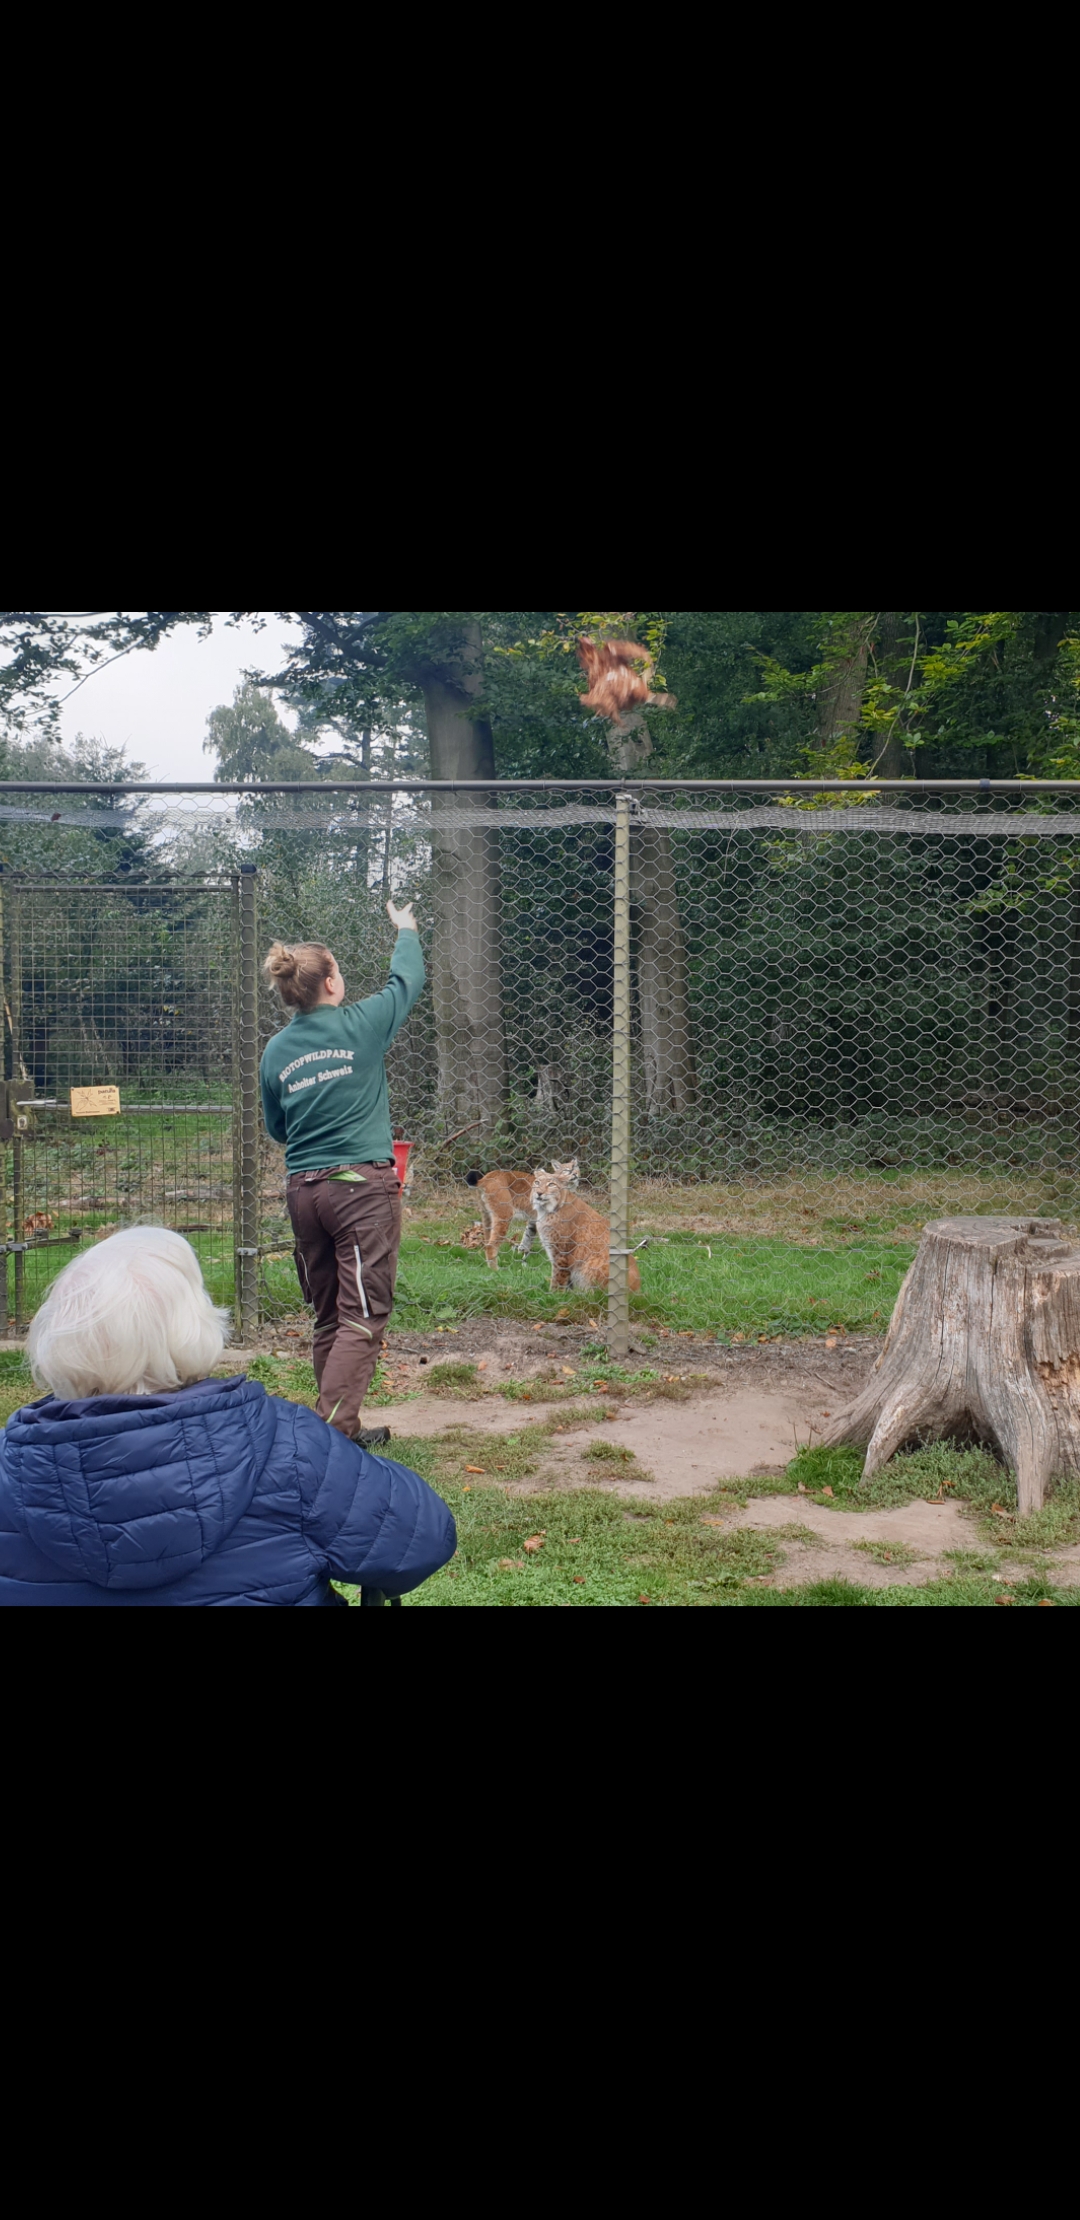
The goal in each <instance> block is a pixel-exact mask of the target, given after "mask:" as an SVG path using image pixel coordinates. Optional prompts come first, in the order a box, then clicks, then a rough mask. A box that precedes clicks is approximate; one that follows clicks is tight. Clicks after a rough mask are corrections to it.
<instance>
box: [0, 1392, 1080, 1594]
mask: <svg viewBox="0 0 1080 2220" xmlns="http://www.w3.org/2000/svg"><path fill="white" fill-rule="evenodd" d="M432 1369H433V1374H434V1373H435V1372H436V1371H437V1369H438V1368H435V1367H433V1368H432ZM442 1369H443V1370H445V1371H446V1372H447V1373H448V1374H449V1373H454V1374H456V1373H457V1372H458V1371H459V1370H462V1371H464V1370H471V1369H472V1368H471V1367H468V1368H466V1367H457V1366H446V1367H444V1368H442ZM591 1369H594V1368H590V1367H583V1368H582V1369H581V1371H580V1372H579V1375H578V1378H577V1381H576V1382H575V1388H574V1390H570V1389H569V1388H568V1391H567V1392H579V1391H580V1389H581V1388H583V1387H587V1385H588V1379H587V1377H586V1374H587V1373H589V1374H590V1376H591ZM605 1369H606V1374H607V1375H608V1376H610V1374H611V1369H612V1368H611V1367H610V1366H609V1367H607V1368H605ZM248 1370H249V1372H250V1373H251V1374H252V1375H253V1376H254V1377H256V1378H259V1379H261V1380H263V1382H264V1384H265V1385H266V1387H267V1388H268V1390H269V1391H270V1393H272V1394H276V1395H282V1396H285V1397H286V1398H287V1399H290V1400H293V1401H296V1402H304V1403H308V1404H314V1401H315V1381H314V1375H313V1373H312V1370H311V1366H310V1364H308V1363H306V1362H304V1361H302V1360H300V1359H295V1360H284V1361H281V1360H278V1359H275V1358H273V1357H258V1358H256V1359H255V1360H254V1361H253V1362H252V1363H251V1365H250V1366H249V1367H248ZM433 1384H434V1386H435V1387H436V1390H437V1389H438V1386H439V1384H440V1383H439V1381H438V1379H437V1378H435V1379H434V1381H433ZM664 1384H665V1383H664V1381H663V1376H662V1375H660V1376H659V1380H657V1379H656V1377H655V1376H649V1375H647V1374H646V1373H645V1372H644V1371H643V1372H642V1373H641V1374H639V1375H638V1380H637V1385H638V1388H639V1391H640V1392H641V1393H642V1394H643V1395H645V1396H649V1397H651V1396H652V1395H653V1394H654V1393H657V1392H660V1393H662V1392H663V1388H664ZM445 1385H446V1386H447V1388H448V1389H453V1390H454V1391H455V1393H460V1391H461V1388H462V1386H465V1387H467V1386H468V1382H467V1381H465V1382H460V1381H458V1380H457V1379H456V1378H455V1379H447V1381H446V1382H445ZM35 1392H36V1391H35V1389H34V1387H33V1384H32V1382H31V1380H30V1377H29V1373H28V1372H27V1370H26V1367H25V1365H24V1363H23V1360H22V1359H21V1358H20V1357H17V1356H0V1423H3V1422H6V1420H7V1419H8V1417H9V1416H10V1414H11V1412H12V1411H13V1410H15V1409H17V1408H18V1407H19V1405H20V1404H21V1403H24V1402H29V1401H31V1400H33V1398H34V1395H35ZM503 1392H504V1393H506V1394H508V1395H509V1396H510V1398H511V1400H513V1399H514V1390H513V1385H512V1383H511V1384H508V1386H507V1387H506V1388H505V1389H504V1391H503ZM622 1392H623V1393H625V1392H626V1390H625V1388H624V1389H623V1391H622ZM372 1401H373V1403H375V1404H376V1405H377V1406H381V1407H383V1408H386V1407H388V1406H389V1405H390V1404H392V1403H395V1402H398V1401H399V1399H398V1398H396V1397H395V1396H394V1394H393V1391H392V1387H391V1385H390V1382H389V1380H387V1379H380V1380H379V1381H378V1382H377V1386H376V1391H375V1394H374V1395H373V1397H372ZM565 1418H566V1411H565V1408H564V1407H563V1406H561V1405H559V1404H556V1405H555V1406H554V1407H553V1410H552V1413H551V1416H550V1417H549V1418H545V1419H540V1420H532V1419H531V1418H528V1417H523V1421H522V1425H521V1427H520V1428H519V1430H518V1431H517V1432H515V1433H512V1434H509V1435H506V1434H500V1435H497V1436H496V1435H492V1434H486V1433H481V1432H480V1431H479V1430H474V1429H471V1428H469V1427H465V1426H455V1427H448V1428H447V1429H446V1430H445V1431H444V1432H443V1433H442V1434H441V1435H439V1436H436V1437H434V1438H425V1439H421V1438H419V1437H410V1436H409V1434H408V1432H407V1431H404V1430H403V1431H399V1428H398V1424H397V1423H396V1421H395V1425H394V1440H393V1452H394V1456H395V1458H396V1460H397V1461H398V1462H400V1463H402V1464H407V1465H410V1466H411V1467H412V1469H413V1470H414V1471H416V1472H419V1473H422V1474H423V1476H424V1478H425V1479H426V1480H428V1481H430V1483H431V1485H432V1486H433V1487H434V1488H436V1489H437V1490H438V1492H439V1494H440V1495H441V1496H443V1497H444V1499H445V1500H446V1502H447V1503H448V1504H449V1505H450V1508H451V1510H452V1511H453V1514H454V1517H455V1519H456V1521H457V1528H458V1550H457V1555H456V1557H455V1558H454V1559H453V1561H452V1562H451V1564H450V1565H448V1566H447V1567H446V1568H445V1569H444V1571H442V1572H441V1573H437V1574H436V1575H435V1577H434V1579H432V1580H430V1581H428V1582H426V1584H425V1585H424V1587H422V1588H420V1589H418V1590H417V1591H416V1592H415V1593H414V1594H413V1595H411V1596H407V1597H406V1598H405V1602H406V1603H407V1604H408V1605H410V1606H418V1607H421V1608H424V1609H435V1608H440V1607H441V1608H447V1607H450V1608H452V1607H458V1606H462V1605H470V1606H480V1607H492V1606H494V1607H496V1608H510V1609H517V1608H522V1607H532V1608H551V1607H552V1606H557V1605H562V1604H569V1605H582V1604H588V1605H591V1606H597V1605H599V1606H610V1607H622V1606H629V1607H632V1608H634V1609H641V1608H644V1607H653V1608H659V1607H670V1606H672V1605H686V1606H691V1607H697V1606H702V1605H704V1606H717V1605H720V1606H724V1607H727V1606H734V1607H737V1608H739V1609H764V1608H772V1607H774V1606H780V1605H784V1606H787V1607H789V1608H793V1609H802V1608H804V1607H808V1606H838V1605H853V1604H856V1605H863V1606H865V1607H867V1608H874V1609H891V1608H904V1609H907V1608H912V1609H915V1608H920V1607H923V1606H927V1605H932V1604H941V1605H944V1606H947V1607H955V1606H967V1607H974V1606H996V1605H999V1604H1001V1603H1002V1602H1008V1603H1011V1604H1013V1605H1014V1606H1018V1607H1023V1606H1025V1605H1033V1606H1038V1605H1045V1604H1048V1603H1049V1604H1057V1605H1076V1604H1080V1589H1077V1588H1068V1587H1063V1586H1060V1585H1055V1582H1054V1579H1053V1566H1052V1565H1051V1564H1050V1563H1049V1562H1048V1560H1047V1558H1046V1552H1047V1551H1048V1550H1053V1549H1057V1548H1061V1547H1063V1546H1066V1545H1068V1544H1070V1543H1075V1542H1078V1541H1080V1488H1077V1487H1076V1486H1075V1485H1073V1486H1066V1487H1063V1488H1061V1489H1059V1490H1058V1492H1057V1493H1056V1494H1055V1495H1054V1496H1053V1498H1052V1499H1051V1501H1050V1502H1049V1503H1048V1504H1047V1505H1046V1506H1045V1508H1044V1509H1043V1510H1041V1511H1039V1512H1036V1513H1034V1514H1033V1515H1032V1516H1031V1517H1030V1518H1026V1519H1020V1518H1019V1517H1018V1516H1017V1513H1016V1490H1015V1486H1014V1484H1013V1482H1012V1480H1011V1478H1010V1476H1009V1475H1008V1474H1007V1473H1005V1472H1004V1471H1003V1470H1002V1468H1001V1466H1000V1465H998V1464H997V1463H996V1462H995V1461H994V1459H993V1458H992V1457H990V1456H989V1455H987V1454H986V1452H984V1451H982V1450H966V1451H962V1450H956V1449H952V1448H949V1447H945V1446H938V1447H936V1448H930V1449H924V1450H919V1451H917V1452H915V1453H914V1454H912V1455H908V1456H901V1457H897V1458H895V1459H894V1460H893V1462H892V1464H891V1465H889V1466H887V1467H886V1469H885V1470H884V1471H883V1472H881V1473H879V1474H878V1475H877V1476H876V1478H875V1479H874V1480H873V1481H872V1482H871V1484H870V1486H869V1487H868V1488H865V1489H863V1488H861V1487H859V1484H858V1483H859V1474H860V1471H861V1463H862V1460H861V1458H860V1456H859V1455H858V1453H857V1452H856V1451H854V1450H850V1449H814V1450H808V1451H804V1452H802V1454H801V1455H800V1456H798V1457H796V1458H795V1459H794V1461H793V1462H792V1464H791V1465H790V1466H789V1467H788V1469H787V1471H786V1472H785V1473H784V1474H783V1475H782V1476H780V1477H779V1478H777V1479H772V1480H769V1479H762V1478H755V1479H753V1480H747V1481H731V1482H728V1483H727V1484H726V1485H725V1486H723V1487H721V1488H718V1489H717V1490H716V1491H715V1492H714V1493H711V1494H709V1495H708V1496H694V1497H692V1498H686V1499H683V1500H678V1501H674V1502H672V1501H665V1502H659V1503H657V1504H656V1505H655V1507H654V1506H652V1505H650V1504H649V1503H648V1501H647V1500H643V1499H642V1498H640V1497H635V1498H633V1499H632V1500H629V1501H628V1500H626V1499H624V1498H622V1497H618V1496H612V1495H606V1494H601V1493H598V1492H597V1491H596V1490H593V1489H589V1488H588V1487H587V1486H584V1487H583V1488H582V1489H581V1490H580V1491H576V1490H575V1491H573V1492H564V1491H562V1490H544V1491H543V1492H541V1493H537V1494H532V1495H530V1494H528V1493H518V1492H517V1488H518V1487H520V1485H521V1483H523V1482H524V1483H526V1484H527V1483H528V1481H529V1479H530V1477H531V1476H532V1475H533V1474H534V1473H536V1472H537V1471H538V1470H539V1467H540V1464H541V1462H542V1459H543V1456H544V1452H545V1450H546V1448H547V1446H548V1444H549V1441H550V1436H551V1433H552V1430H553V1429H554V1428H555V1427H557V1426H562V1425H564V1424H565ZM400 1419H401V1424H402V1428H405V1429H407V1426H408V1408H407V1403H406V1404H405V1405H403V1407H402V1408H401V1409H400ZM593 1455H594V1452H593V1451H586V1452H584V1453H583V1478H584V1476H585V1473H586V1472H587V1471H588V1469H589V1461H590V1459H592V1458H593ZM511 1484H513V1488H514V1492H508V1488H509V1487H510V1486H511ZM763 1495H787V1496H790V1498H791V1519H790V1521H789V1522H788V1523H786V1524H785V1525H783V1526H780V1527H774V1528H771V1529H770V1530H769V1531H768V1532H767V1533H759V1532H756V1531H748V1530H747V1529H745V1528H737V1527H735V1528H733V1527H730V1526H729V1525H728V1524H727V1520H728V1518H729V1517H730V1514H731V1513H732V1512H733V1511H734V1510H735V1509H736V1507H738V1506H740V1505H745V1503H746V1502H747V1501H748V1500H749V1499H750V1497H751V1496H756V1497H760V1496H763ZM918 1498H922V1499H924V1500H933V1501H940V1500H942V1499H948V1498H952V1499H953V1500H957V1501H962V1502H966V1503H967V1504H969V1505H970V1506H971V1509H972V1512H973V1514H974V1516H973V1519H972V1528H971V1533H972V1546H971V1548H969V1549H956V1550H953V1551H952V1552H949V1553H947V1557H948V1561H949V1571H948V1573H947V1575H946V1576H945V1577H942V1578H940V1579H933V1580H930V1581H928V1582H927V1583H926V1584H925V1585H924V1586H921V1587H903V1586H895V1587H886V1588H871V1587H868V1586H863V1585H861V1584H860V1583H858V1582H855V1581H849V1580H845V1579H832V1580H819V1581H816V1582H814V1583H813V1584H812V1585H809V1586H804V1587H798V1588H789V1589H784V1588H783V1587H782V1586H779V1587H773V1586H765V1585H763V1583H765V1582H769V1581H772V1580H773V1579H775V1578H779V1579H780V1581H781V1582H782V1580H783V1567H784V1560H785V1544H786V1543H792V1542H800V1541H806V1540H808V1539H811V1538H812V1537H810V1536H809V1535H808V1532H807V1529H806V1526H805V1524H804V1523H803V1522H802V1520H801V1517H800V1513H801V1506H802V1505H803V1503H804V1502H808V1501H809V1502H813V1503H815V1504H817V1505H818V1506H819V1507H821V1508H823V1509H825V1508H832V1509H837V1510H845V1511H852V1510H858V1509H862V1510H868V1511H873V1510H880V1509H882V1508H884V1507H887V1506H890V1505H895V1504H902V1503H905V1502H910V1501H912V1500H914V1499H918ZM855 1546H856V1547H857V1548H862V1549H864V1550H865V1552H866V1555H867V1557H868V1558H873V1559H874V1560H875V1561H876V1562H877V1563H878V1564H883V1565H886V1566H888V1565H889V1564H892V1565H895V1566H896V1567H897V1568H898V1569H899V1568H900V1567H902V1566H903V1565H904V1564H905V1563H906V1562H909V1561H910V1556H911V1553H910V1552H909V1551H906V1550H905V1549H904V1548H903V1547H902V1545H897V1544H891V1545H888V1546H886V1545H884V1544H882V1543H880V1542H877V1541H871V1542H868V1543H865V1544H856V1545H855ZM1006 1561H1007V1562H1008V1563H1009V1564H1010V1565H1011V1566H1014V1567H1015V1566H1020V1567H1021V1577H1020V1578H1016V1577H1013V1578H1012V1579H1011V1581H1010V1584H1009V1586H1008V1588H1007V1589H1006V1588H1004V1587H1003V1584H1002V1581H1001V1576H1000V1567H1001V1566H1002V1565H1003V1564H1004V1563H1005V1562H1006ZM995 1576H996V1577H995ZM342 1592H343V1593H344V1594H345V1595H347V1596H348V1598H349V1600H350V1601H355V1600H356V1597H357V1591H356V1590H355V1589H350V1588H344V1589H343V1590H342Z"/></svg>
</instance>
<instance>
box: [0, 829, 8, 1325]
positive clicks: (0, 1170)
mask: <svg viewBox="0 0 1080 2220" xmlns="http://www.w3.org/2000/svg"><path fill="white" fill-rule="evenodd" d="M6 1002H7V973H6V971H5V969H4V867H3V864H0V1005H3V1004H6ZM0 1029H2V1031H3V1041H2V1043H0V1083H2V1082H3V1081H6V1079H7V1076H8V1045H7V1034H8V1027H7V1016H6V1012H5V1010H4V1009H3V1008H2V1007H0ZM0 1097H2V1099H3V1105H4V1115H5V1116H7V1115H8V1114H9V1113H8V1092H7V1087H6V1086H5V1085H3V1084H0ZM7 1183H8V1162H7V1142H6V1141H4V1142H2V1143H0V1333H5V1334H6V1332H7V1323H8V1269H7V1240H8V1215H7Z"/></svg>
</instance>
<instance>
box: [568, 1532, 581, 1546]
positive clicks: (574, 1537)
mask: <svg viewBox="0 0 1080 2220" xmlns="http://www.w3.org/2000/svg"><path fill="white" fill-rule="evenodd" d="M580 1541H581V1536H580V1534H571V1536H570V1539H569V1541H568V1543H567V1545H566V1546H567V1549H576V1548H577V1547H578V1544H579V1542H580Z"/></svg>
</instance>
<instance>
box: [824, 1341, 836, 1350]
mask: <svg viewBox="0 0 1080 2220" xmlns="http://www.w3.org/2000/svg"><path fill="white" fill-rule="evenodd" d="M825 1347H826V1349H835V1347H836V1343H835V1341H827V1342H826V1343H825Z"/></svg>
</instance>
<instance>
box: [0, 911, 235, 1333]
mask: <svg viewBox="0 0 1080 2220" xmlns="http://www.w3.org/2000/svg"><path fill="white" fill-rule="evenodd" d="M248 886H250V892H248V891H247V887H248ZM253 894H254V877H253V874H252V875H249V877H248V879H247V880H246V881H245V879H242V878H241V876H240V875H239V874H236V875H235V876H234V877H233V878H232V880H231V881H226V882H225V883H224V884H222V883H220V882H210V883H205V882H204V883H199V882H194V883H188V884H187V885H177V884H176V883H174V882H172V881H165V882H164V883H159V884H155V885H152V886H150V885H139V886H132V885H131V884H130V883H125V882H110V881H108V880H101V881H84V882H81V883H80V882H69V883H66V884H65V883H62V882H61V883H57V882H56V881H49V882H33V881H24V882H21V883H20V882H12V881H11V879H10V878H9V879H8V880H7V883H6V884H5V886H4V888H3V898H2V913H0V924H2V933H3V976H4V1034H5V1056H4V1097H5V1099H4V1102H3V1105H2V1109H3V1118H2V1120H0V1139H2V1141H3V1144H4V1156H5V1159H6V1176H5V1177H4V1179H3V1180H2V1181H0V1239H2V1240H3V1243H4V1246H5V1249H6V1252H7V1268H6V1272H5V1273H4V1274H2V1275H0V1327H2V1328H3V1329H5V1330H6V1329H12V1330H14V1332H16V1333H21V1332H23V1330H24V1329H25V1327H26V1325H27V1324H28V1322H29V1320H30V1318H31V1317H32V1316H33V1314H34V1311H35V1310H36V1309H37V1307H38V1304H39V1303H40V1301H41V1299H42V1297H43V1295H44V1293H45V1291H46V1289H47V1287H48V1285H49V1282H50V1281H51V1280H52V1278H53V1277H54V1276H55V1273H56V1271H57V1270H58V1269H59V1268H60V1267H61V1265H62V1264H63V1263H64V1262H65V1261H66V1258H67V1256H68V1255H70V1253H71V1251H72V1249H73V1248H76V1247H78V1246H79V1245H81V1244H82V1243H84V1242H87V1241H91V1240H93V1239H95V1238H100V1237H101V1236H102V1235H103V1234H105V1233H108V1232H111V1231H113V1230H115V1228H117V1227H118V1226H120V1225H124V1224H132V1223H138V1222H140V1221H151V1222H154V1223H158V1224H167V1225H171V1226H174V1227H175V1228H176V1230H177V1231H178V1232H181V1233H183V1234H185V1235H186V1236H187V1238H188V1239H189V1240H190V1241H191V1243H192V1246H193V1247H194V1249H195V1250H196V1253H197V1254H198V1257H199V1260H200V1263H201V1265H202V1268H203V1273H204V1277H205V1279H206V1283H207V1286H208V1287H209V1289H210V1291H211V1293H212V1294H213V1296H214V1299H215V1301H217V1302H219V1303H225V1304H228V1305H230V1306H233V1305H234V1304H235V1306H236V1309H237V1313H238V1316H239V1317H240V1318H244V1317H245V1315H246V1321H247V1323H248V1324H249V1325H250V1326H251V1327H252V1328H253V1327H254V1322H255V1300H254V1298H255V1279H254V1269H253V1264H254V1259H252V1264H251V1266H250V1267H246V1264H245V1259H244V1258H243V1257H242V1256H241V1257H239V1258H238V1257H237V1253H236V1252H237V1249H238V1248H242V1247H243V1245H244V1241H245V1237H246V1239H247V1241H248V1242H249V1243H250V1246H251V1247H252V1248H254V1247H255V1246H256V1245H257V1234H256V1232H255V1225H256V1210H255V1207H254V1165H255V1162H256V1152H255V1148H254V1111H255V1109H256V1107H257V1105H256V1090H255V1088H254V1087H253V1085H252V1072H251V1066H252V1063H253V1059H254V1057H255V1052H256V1047H255V1025H254V992H253V988H254V968H255V947H254V917H253V907H254V904H253ZM245 912H246V913H247V915H246V916H245ZM245 956H246V957H247V962H248V969H249V974H250V980H251V984H250V987H249V988H248V989H247V991H245V990H244V975H243V958H244V957H245ZM245 1006H246V1013H247V1022H246V1025H245ZM245 1049H246V1051H247V1065H248V1072H247V1079H248V1084H247V1086H246V1087H245V1086H243V1085H242V1084H241V1082H242V1080H243V1078H244V1052H245ZM88 1090H98V1091H99V1092H98V1093H97V1094H96V1095H91V1096H90V1097H89V1099H88V1092H87V1091H88ZM245 1175H246V1176H245ZM238 1236H239V1239H238Z"/></svg>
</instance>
